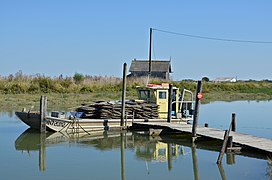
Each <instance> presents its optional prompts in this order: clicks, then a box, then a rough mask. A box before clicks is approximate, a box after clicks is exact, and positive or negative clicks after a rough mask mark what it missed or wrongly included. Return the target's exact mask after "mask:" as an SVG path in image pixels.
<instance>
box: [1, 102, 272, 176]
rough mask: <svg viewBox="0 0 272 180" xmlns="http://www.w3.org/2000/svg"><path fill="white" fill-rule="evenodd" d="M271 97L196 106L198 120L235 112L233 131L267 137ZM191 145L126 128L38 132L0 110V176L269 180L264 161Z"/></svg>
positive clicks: (216, 123) (218, 119) (218, 123)
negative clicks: (220, 157) (82, 132)
mask: <svg viewBox="0 0 272 180" xmlns="http://www.w3.org/2000/svg"><path fill="white" fill-rule="evenodd" d="M271 109H272V102H253V101H251V102H247V101H241V102H231V103H227V102H214V103H211V104H206V105H202V106H201V107H200V124H204V123H209V126H210V127H217V128H221V129H227V128H228V126H229V123H230V120H231V113H232V112H236V114H237V131H239V132H244V133H249V134H253V135H256V136H262V137H267V138H272V117H271V116H272V115H271V113H270V112H271ZM219 146H220V144H217V146H207V144H205V143H199V144H197V145H196V146H193V145H192V143H190V140H189V139H184V138H181V137H178V138H170V137H161V138H159V137H157V138H155V139H154V138H151V137H148V136H143V135H139V134H135V133H131V132H126V133H107V134H106V133H98V134H96V135H85V136H83V137H79V135H77V134H76V135H68V134H61V133H53V134H46V136H42V135H40V134H39V133H37V132H35V131H34V132H33V131H31V130H30V129H28V127H27V126H26V125H24V124H23V123H21V121H20V120H18V119H17V118H16V117H15V115H14V113H7V112H2V113H1V114H0V153H1V154H0V176H1V179H127V180H130V179H141V180H144V179H148V180H150V179H156V180H159V179H162V180H165V179H168V180H169V179H222V178H224V177H225V178H226V179H272V178H271V177H269V176H268V173H271V172H272V167H271V166H269V165H268V163H267V160H264V159H259V158H256V157H252V156H253V155H252V154H249V155H245V154H242V155H235V156H231V155H228V157H226V155H225V156H224V159H223V164H222V166H221V167H218V166H217V164H216V163H215V162H216V160H217V157H218V154H219V153H218V151H216V150H217V149H218V147H219Z"/></svg>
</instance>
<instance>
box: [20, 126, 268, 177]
mask: <svg viewBox="0 0 272 180" xmlns="http://www.w3.org/2000/svg"><path fill="white" fill-rule="evenodd" d="M63 143H69V145H73V144H74V145H76V146H83V147H87V148H95V149H98V150H101V151H109V150H113V149H115V150H116V149H117V150H120V176H121V179H122V180H125V179H126V173H125V172H126V150H132V151H133V152H134V154H135V157H136V159H138V160H141V161H143V162H144V163H145V165H146V169H147V173H148V174H150V173H151V172H150V169H149V163H166V164H167V169H168V171H169V172H170V171H172V169H173V165H175V164H173V161H174V160H176V159H178V158H179V156H182V157H183V156H184V157H185V156H187V155H188V152H184V147H187V149H188V148H190V149H191V155H192V157H191V160H192V164H193V172H194V174H193V175H194V179H196V180H198V179H201V177H200V174H199V164H198V163H199V162H198V159H197V158H198V157H197V151H198V150H200V149H205V150H209V151H219V149H220V145H221V143H220V142H217V141H210V142H209V141H199V142H197V143H196V144H194V143H192V142H191V139H190V138H188V137H187V136H177V137H169V136H162V137H159V136H157V137H151V136H146V135H143V134H139V133H135V132H127V131H125V132H121V133H120V132H111V131H108V132H107V131H98V132H95V133H92V134H84V133H81V134H78V133H77V134H67V133H60V132H56V133H44V134H41V133H40V132H38V131H35V130H32V129H28V130H26V131H25V132H23V133H22V134H21V135H20V136H19V137H18V138H17V139H16V140H15V148H16V150H17V151H23V152H28V153H29V152H30V151H38V152H39V170H40V171H46V169H47V168H46V165H47V164H46V148H47V147H51V146H59V145H60V144H63ZM189 154H190V152H189ZM241 155H244V156H254V155H253V154H252V153H249V152H247V153H244V152H243V153H241ZM227 156H228V157H227V158H226V162H227V163H228V164H230V165H231V164H234V163H235V157H234V156H233V154H228V155H227ZM260 157H261V156H260ZM264 158H265V157H264ZM215 160H216V159H214V163H215ZM200 162H201V161H200ZM218 172H219V173H220V175H221V179H226V175H225V172H224V169H223V166H218Z"/></svg>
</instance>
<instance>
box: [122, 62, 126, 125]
mask: <svg viewBox="0 0 272 180" xmlns="http://www.w3.org/2000/svg"><path fill="white" fill-rule="evenodd" d="M126 74H127V63H124V67H123V86H122V112H121V122H120V126H121V127H123V126H124V119H125V114H126V104H125V100H126V83H127V82H126V81H127V75H126Z"/></svg>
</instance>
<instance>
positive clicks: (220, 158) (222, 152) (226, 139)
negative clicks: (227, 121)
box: [216, 130, 229, 164]
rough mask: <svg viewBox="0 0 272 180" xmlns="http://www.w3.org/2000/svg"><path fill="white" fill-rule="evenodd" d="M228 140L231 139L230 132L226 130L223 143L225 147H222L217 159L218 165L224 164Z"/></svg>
mask: <svg viewBox="0 0 272 180" xmlns="http://www.w3.org/2000/svg"><path fill="white" fill-rule="evenodd" d="M228 138H229V130H225V134H224V141H223V145H222V147H221V151H220V153H219V156H218V158H217V162H216V163H217V164H222V159H223V156H224V153H225V151H226V147H227V142H228Z"/></svg>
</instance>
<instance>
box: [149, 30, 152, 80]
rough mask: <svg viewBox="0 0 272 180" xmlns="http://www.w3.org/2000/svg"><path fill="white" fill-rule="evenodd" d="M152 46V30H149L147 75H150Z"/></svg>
mask: <svg viewBox="0 0 272 180" xmlns="http://www.w3.org/2000/svg"><path fill="white" fill-rule="evenodd" d="M151 45H152V28H150V33H149V71H148V75H149V76H150V75H151V61H152V60H151V49H152V47H151Z"/></svg>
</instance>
